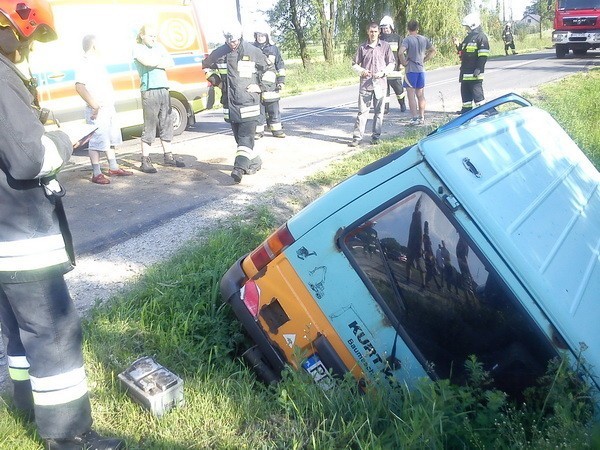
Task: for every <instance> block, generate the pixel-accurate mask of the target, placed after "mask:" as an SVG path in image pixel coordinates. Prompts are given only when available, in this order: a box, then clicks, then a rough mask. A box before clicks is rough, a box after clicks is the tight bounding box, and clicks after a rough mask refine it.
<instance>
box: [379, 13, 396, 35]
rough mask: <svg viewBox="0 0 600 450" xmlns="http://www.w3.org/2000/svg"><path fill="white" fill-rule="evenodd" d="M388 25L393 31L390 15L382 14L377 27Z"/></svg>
mask: <svg viewBox="0 0 600 450" xmlns="http://www.w3.org/2000/svg"><path fill="white" fill-rule="evenodd" d="M386 25H387V26H389V27H390V29H391V30H392V31H394V21H393V20H392V18H391V17H390V16H383V18H382V19H381V22H379V28H381V27H385V26H386Z"/></svg>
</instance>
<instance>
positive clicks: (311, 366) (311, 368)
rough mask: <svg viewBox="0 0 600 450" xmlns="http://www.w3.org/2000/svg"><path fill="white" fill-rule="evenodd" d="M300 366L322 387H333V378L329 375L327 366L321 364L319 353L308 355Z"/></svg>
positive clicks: (326, 388) (325, 388)
mask: <svg viewBox="0 0 600 450" xmlns="http://www.w3.org/2000/svg"><path fill="white" fill-rule="evenodd" d="M302 367H303V368H304V370H306V371H307V372H308V373H309V374H310V376H311V377H312V378H313V380H314V381H315V383H317V384H318V385H319V386H320V387H321V388H322V389H324V390H328V389H331V388H332V387H333V385H334V381H333V378H331V375H330V374H329V372H328V371H327V367H325V364H323V361H321V358H319V355H317V354H316V353H315V354H314V355H312V356H309V357H308V359H307V360H306V361H304V362H303V363H302Z"/></svg>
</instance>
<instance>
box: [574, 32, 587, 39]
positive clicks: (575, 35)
mask: <svg viewBox="0 0 600 450" xmlns="http://www.w3.org/2000/svg"><path fill="white" fill-rule="evenodd" d="M571 37H574V38H584V37H585V33H571Z"/></svg>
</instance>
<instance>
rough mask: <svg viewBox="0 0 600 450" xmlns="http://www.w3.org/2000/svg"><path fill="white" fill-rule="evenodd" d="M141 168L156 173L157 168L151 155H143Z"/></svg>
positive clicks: (143, 170) (146, 171)
mask: <svg viewBox="0 0 600 450" xmlns="http://www.w3.org/2000/svg"><path fill="white" fill-rule="evenodd" d="M140 170H141V171H142V172H144V173H156V169H155V168H154V166H153V165H152V160H151V159H150V157H149V156H142V165H141V166H140Z"/></svg>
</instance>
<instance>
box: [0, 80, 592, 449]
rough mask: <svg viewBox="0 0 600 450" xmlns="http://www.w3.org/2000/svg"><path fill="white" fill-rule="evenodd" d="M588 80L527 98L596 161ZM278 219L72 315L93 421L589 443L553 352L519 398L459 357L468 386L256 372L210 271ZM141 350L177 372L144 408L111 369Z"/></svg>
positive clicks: (253, 218)
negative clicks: (156, 408)
mask: <svg viewBox="0 0 600 450" xmlns="http://www.w3.org/2000/svg"><path fill="white" fill-rule="evenodd" d="M599 93H600V71H598V70H595V71H591V72H589V74H582V75H575V76H573V77H569V78H568V79H566V80H563V81H560V82H558V83H553V84H550V85H548V86H544V87H543V88H542V89H540V93H539V94H538V95H537V96H535V97H533V98H532V101H533V103H534V104H537V105H539V106H541V107H543V108H545V109H548V110H549V111H550V112H551V113H552V114H553V115H554V116H555V117H557V119H558V120H559V122H561V123H562V124H563V125H564V126H565V128H566V129H567V131H568V132H569V133H570V134H571V135H572V136H573V137H574V139H575V140H576V141H577V142H578V143H579V145H580V146H581V147H582V148H583V149H584V151H585V152H586V153H587V154H588V155H589V156H590V157H591V158H592V159H593V160H594V163H595V164H596V167H599V165H600V158H599V155H600V153H599V152H600V134H599V133H598V127H597V117H598V114H592V111H598V110H597V105H598V104H600V103H599V100H600V98H598V96H599V95H600V94H599ZM593 108H596V109H593ZM426 131H428V130H421V131H413V132H412V133H413V134H411V135H407V136H404V137H402V138H399V139H396V140H394V141H391V142H384V143H382V144H381V145H379V146H377V147H374V148H372V149H370V150H368V151H365V152H363V153H361V154H359V155H357V156H353V157H352V158H351V159H348V160H346V161H343V162H341V163H339V164H336V165H333V166H332V167H330V168H329V169H328V170H327V171H324V172H322V173H319V174H317V175H315V176H313V177H311V179H310V180H309V181H310V183H313V184H315V183H316V184H318V185H319V186H321V187H322V188H323V189H326V188H328V187H329V186H331V185H333V184H335V183H337V182H339V181H340V180H342V179H344V178H346V177H347V176H348V175H350V174H352V173H353V172H355V171H356V170H358V169H359V168H360V167H362V166H363V165H364V164H367V163H369V162H371V161H374V160H376V159H378V158H380V157H382V156H384V155H386V154H389V153H390V152H393V151H394V150H396V149H398V148H401V147H404V146H406V145H410V144H413V143H414V142H415V141H416V140H418V139H419V138H420V137H422V135H423V134H424V133H425V132H426ZM298 202H302V200H300V199H299V200H298ZM279 221H280V219H276V218H275V217H273V215H272V214H271V213H270V212H269V211H267V210H266V209H263V208H257V209H255V210H252V211H249V212H248V214H247V215H245V216H244V217H240V218H238V219H236V220H233V221H231V220H229V221H227V223H223V224H222V226H221V227H220V228H219V229H217V230H215V231H212V232H209V234H208V235H206V236H203V239H202V241H201V243H200V244H197V245H195V246H193V247H192V248H188V249H187V250H185V251H183V252H180V253H179V254H177V255H176V256H174V257H173V258H172V259H171V260H170V261H168V262H165V263H163V264H158V265H156V266H155V267H152V268H151V269H149V270H148V271H147V272H146V273H145V275H144V276H143V277H142V278H141V279H140V280H139V282H137V283H136V284H135V285H134V286H132V289H131V290H130V291H128V292H127V293H124V294H122V295H119V296H117V297H115V298H113V299H112V300H111V301H110V302H109V303H108V304H107V305H106V306H103V307H97V308H95V309H94V310H93V311H92V313H91V314H90V316H89V317H88V318H87V319H86V321H85V322H84V332H85V348H84V351H85V358H86V364H87V373H88V376H89V384H90V389H91V392H92V403H93V412H94V419H95V427H96V428H97V429H98V430H99V431H101V432H106V433H110V434H114V435H118V436H122V437H123V438H125V439H126V440H127V442H128V445H129V448H130V449H165V450H167V449H169V450H171V449H175V450H179V449H206V448H211V449H213V448H214V449H263V448H265V449H266V448H268V449H341V448H352V449H388V448H407V449H422V448H427V449H442V448H452V449H454V448H469V449H470V448H481V449H483V448H494V449H495V448H502V449H513V448H522V449H551V448H552V449H555V448H564V449H571V448H600V430H599V429H598V426H597V425H595V426H594V424H595V423H596V422H594V421H593V420H591V416H590V408H589V403H588V402H587V399H586V396H587V391H586V390H585V388H584V387H583V386H581V385H580V384H579V383H578V382H577V378H576V376H575V375H574V374H573V373H572V372H570V371H569V370H567V368H566V366H565V364H564V362H563V361H558V362H556V364H555V366H554V367H553V368H552V370H551V371H550V372H549V375H548V377H546V379H545V380H544V383H543V384H542V385H541V386H540V387H539V388H538V389H536V390H532V391H531V392H530V393H529V394H528V397H527V401H526V402H525V403H523V404H518V405H514V404H510V403H508V402H507V401H506V399H505V398H504V396H503V395H502V394H501V393H499V392H497V391H493V390H490V389H489V388H488V387H487V377H486V374H485V373H484V372H483V371H482V370H481V367H480V366H479V365H478V364H477V363H476V362H474V361H470V362H468V367H469V370H470V373H471V383H470V384H469V387H456V386H451V385H449V384H448V383H446V382H439V383H432V382H423V384H422V385H421V386H420V387H419V389H417V390H415V391H412V392H407V391H406V390H404V388H403V387H402V386H398V387H397V389H395V390H394V391H392V392H391V393H390V392H389V391H387V390H384V389H379V390H377V389H374V390H372V391H370V392H369V393H367V394H366V395H359V394H358V393H357V392H356V389H355V385H354V383H353V382H352V380H345V382H344V383H342V384H341V385H340V386H339V387H338V388H336V389H334V390H332V391H328V392H323V391H321V390H320V389H319V388H317V387H316V386H315V385H314V384H313V383H312V382H310V380H309V379H308V377H307V376H305V375H304V374H302V373H296V372H286V373H285V374H284V375H285V376H284V380H283V381H282V382H281V383H280V384H278V385H276V386H273V387H266V386H264V385H263V384H261V383H259V382H258V381H256V379H255V377H254V375H253V373H252V372H251V370H250V369H249V368H247V367H246V366H245V365H244V364H243V363H242V362H241V360H240V359H239V354H240V352H241V351H242V350H243V349H245V346H246V345H247V341H246V338H245V337H244V335H243V333H242V330H241V327H240V325H239V323H238V322H237V321H236V320H235V319H234V318H233V315H232V313H231V311H230V309H229V308H228V307H227V306H225V305H223V303H222V301H221V299H220V297H219V280H220V278H221V276H222V275H223V274H224V272H225V271H226V270H227V268H228V267H229V266H230V265H231V264H233V262H234V261H235V259H236V258H237V257H238V256H239V255H241V254H243V253H245V252H247V251H250V250H251V249H253V248H254V247H256V246H257V245H258V244H259V243H260V242H261V241H262V240H263V239H264V238H265V237H266V236H267V235H268V234H269V233H270V231H272V230H273V229H274V227H276V226H278V225H279V223H278V222H279ZM142 355H153V356H155V357H156V359H157V361H159V362H160V363H161V364H163V365H165V366H166V367H168V368H169V369H171V370H173V371H174V372H176V373H177V374H179V375H180V376H182V377H183V378H184V380H185V384H184V388H185V401H186V404H185V406H184V407H183V408H181V409H178V410H173V411H171V412H169V413H168V414H166V415H165V416H164V417H163V418H161V419H156V418H155V417H153V416H152V415H150V414H149V413H147V412H145V411H144V410H143V409H142V408H141V407H139V406H138V405H136V404H135V403H133V402H132V401H131V400H130V399H129V397H127V396H126V395H125V394H124V393H123V392H122V390H121V389H120V388H119V386H118V382H117V374H118V373H119V372H120V371H122V370H123V369H124V368H125V367H127V366H128V365H129V364H130V363H131V362H132V361H133V360H135V359H136V358H137V357H139V356H142ZM9 405H10V401H8V400H6V403H5V401H4V400H0V449H19V450H21V449H24V450H28V449H40V448H41V443H40V441H39V438H38V437H37V435H36V432H35V427H33V426H32V425H30V424H27V423H25V422H24V421H23V419H22V418H19V417H18V416H15V415H14V414H13V413H12V412H10V406H9Z"/></svg>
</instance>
